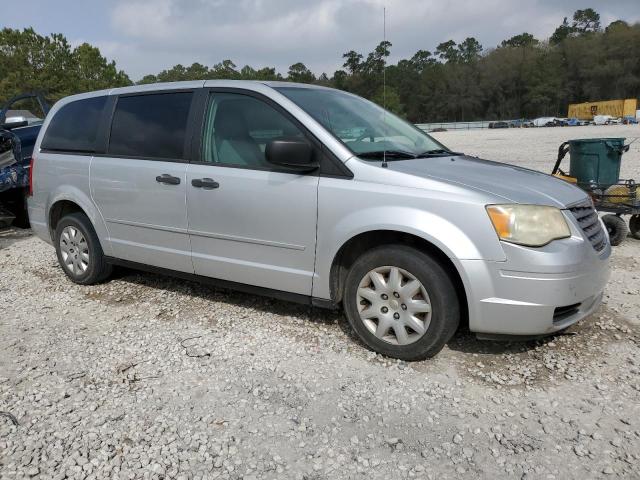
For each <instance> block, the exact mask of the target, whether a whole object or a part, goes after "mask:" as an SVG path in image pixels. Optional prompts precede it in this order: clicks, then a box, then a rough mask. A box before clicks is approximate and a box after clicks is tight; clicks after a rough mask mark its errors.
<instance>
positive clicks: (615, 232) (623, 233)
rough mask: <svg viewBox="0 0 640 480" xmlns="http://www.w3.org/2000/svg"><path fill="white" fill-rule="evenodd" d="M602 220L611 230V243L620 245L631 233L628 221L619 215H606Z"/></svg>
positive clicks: (608, 229)
mask: <svg viewBox="0 0 640 480" xmlns="http://www.w3.org/2000/svg"><path fill="white" fill-rule="evenodd" d="M602 221H603V222H604V225H605V227H607V231H608V232H609V241H610V243H611V245H613V246H614V247H616V246H618V245H620V244H621V243H622V242H623V241H624V239H625V238H626V237H627V234H628V233H629V229H628V228H627V224H626V222H625V221H624V220H623V219H622V218H620V217H619V216H617V215H605V216H604V217H602Z"/></svg>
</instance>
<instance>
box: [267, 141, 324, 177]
mask: <svg viewBox="0 0 640 480" xmlns="http://www.w3.org/2000/svg"><path fill="white" fill-rule="evenodd" d="M264 153H265V157H266V159H267V162H269V163H272V164H274V165H278V166H280V167H285V168H288V169H291V170H296V171H299V172H310V171H312V170H315V169H316V168H318V166H319V165H318V162H316V161H314V160H313V150H312V148H311V145H309V144H308V143H307V142H305V141H303V140H297V139H291V140H272V141H270V142H269V143H267V147H266V149H265V152H264Z"/></svg>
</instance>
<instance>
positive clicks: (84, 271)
mask: <svg viewBox="0 0 640 480" xmlns="http://www.w3.org/2000/svg"><path fill="white" fill-rule="evenodd" d="M54 237H55V238H54V241H55V247H56V254H57V256H58V262H59V263H60V266H61V267H62V269H63V270H64V273H65V274H66V275H67V277H69V278H70V279H71V281H73V282H75V283H79V284H81V285H92V284H95V283H100V282H102V281H104V280H105V279H106V278H107V277H108V276H109V275H110V274H111V271H112V266H111V265H110V264H108V263H106V262H105V258H104V253H103V251H102V247H101V245H100V241H99V240H98V236H97V235H96V232H95V230H94V229H93V225H91V222H90V221H89V219H88V218H87V216H86V215H84V214H83V213H71V214H69V215H66V216H64V217H62V219H60V221H59V222H58V225H57V226H56V231H55V235H54Z"/></svg>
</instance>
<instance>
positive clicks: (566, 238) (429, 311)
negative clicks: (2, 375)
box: [29, 80, 611, 360]
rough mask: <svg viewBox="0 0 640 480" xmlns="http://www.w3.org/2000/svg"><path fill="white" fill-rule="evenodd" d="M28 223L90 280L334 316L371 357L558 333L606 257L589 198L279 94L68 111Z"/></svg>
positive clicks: (240, 89)
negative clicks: (128, 273) (178, 289)
mask: <svg viewBox="0 0 640 480" xmlns="http://www.w3.org/2000/svg"><path fill="white" fill-rule="evenodd" d="M31 175H32V181H31V193H30V195H31V196H30V198H29V216H30V220H31V224H32V227H33V230H34V231H35V233H36V234H37V235H38V236H39V237H40V238H42V239H43V240H45V241H46V242H48V243H51V244H52V245H53V246H54V247H55V249H56V252H57V256H58V260H59V262H60V265H61V266H62V269H63V270H64V272H65V274H66V275H67V276H68V277H69V278H70V279H71V280H72V281H73V282H76V283H79V284H93V283H97V282H101V281H104V280H106V279H107V278H108V277H109V274H110V272H111V270H112V266H113V265H125V266H129V267H133V268H139V269H144V270H154V271H160V272H167V273H170V274H173V275H177V276H180V277H183V278H190V279H191V278H194V279H201V280H207V281H209V282H213V283H215V284H218V285H222V286H224V287H230V288H236V289H240V290H245V291H249V292H253V293H257V294H266V295H270V296H273V297H278V298H283V299H288V300H294V301H299V302H304V303H307V304H311V305H315V306H321V307H333V308H336V307H342V308H343V309H344V312H345V315H346V317H347V319H348V321H349V323H350V325H351V327H352V328H353V330H354V332H355V333H356V334H357V336H358V337H359V338H360V339H361V340H362V342H363V343H364V344H365V345H366V346H368V347H369V348H371V349H373V350H375V351H377V352H380V353H382V354H385V355H389V356H392V357H396V358H401V359H405V360H416V359H422V358H425V357H429V356H432V355H435V354H436V353H437V352H439V351H440V350H441V349H442V347H443V346H444V345H445V343H446V342H447V341H448V340H449V339H450V338H451V336H452V335H453V334H454V332H455V331H456V329H457V328H458V326H459V325H460V324H467V325H468V328H469V329H470V330H471V331H472V332H475V333H477V334H478V336H480V337H490V338H493V337H497V336H498V337H499V336H506V337H509V338H510V337H512V336H524V337H531V336H538V335H544V334H550V333H553V332H556V331H559V330H562V329H564V328H566V327H568V326H569V325H571V324H573V323H575V322H577V321H578V320H580V319H582V318H584V317H586V316H587V315H589V314H590V313H592V312H593V311H594V310H595V309H596V308H597V307H598V305H599V304H600V301H601V298H602V292H603V290H604V287H605V284H606V282H607V280H608V276H609V266H608V259H609V256H610V254H611V247H610V245H609V241H608V237H607V233H606V230H605V229H604V228H603V226H602V223H601V221H600V220H599V218H598V215H597V213H596V212H595V210H594V209H593V205H592V203H591V201H590V199H589V197H588V196H587V195H586V194H585V193H584V192H583V191H581V190H580V189H578V188H576V187H574V186H572V185H570V184H569V183H565V182H564V181H562V180H558V179H556V178H553V177H550V176H548V175H545V174H542V173H538V172H535V171H531V170H527V169H523V168H518V167H514V166H511V165H507V164H501V163H495V162H490V161H486V160H480V159H478V158H475V157H470V156H467V155H464V154H462V153H457V152H453V151H450V150H449V149H448V148H447V147H445V146H444V145H442V144H441V143H439V142H437V141H436V140H434V139H433V138H431V137H430V136H429V135H427V134H425V133H424V132H422V131H421V130H419V129H417V128H416V127H414V126H413V125H411V124H409V123H406V122H405V121H403V120H401V119H400V118H398V117H396V116H394V115H393V114H391V113H389V112H387V111H385V110H383V109H382V108H380V107H378V106H377V105H375V104H374V103H371V102H369V101H367V100H364V99H362V98H360V97H357V96H355V95H351V94H349V93H345V92H342V91H339V90H333V89H329V88H323V87H318V86H311V85H302V84H293V83H286V82H247V81H221V80H219V81H198V82H179V83H167V84H156V85H145V86H134V87H126V88H119V89H113V90H105V91H100V92H92V93H87V94H82V95H75V96H71V97H67V98H65V99H63V100H61V101H59V102H58V103H57V104H56V105H55V106H54V108H53V109H52V110H51V112H50V113H49V115H48V116H47V118H46V120H45V122H44V125H43V128H42V130H41V132H40V135H39V137H38V140H37V143H36V146H35V149H34V158H33V161H32V167H31Z"/></svg>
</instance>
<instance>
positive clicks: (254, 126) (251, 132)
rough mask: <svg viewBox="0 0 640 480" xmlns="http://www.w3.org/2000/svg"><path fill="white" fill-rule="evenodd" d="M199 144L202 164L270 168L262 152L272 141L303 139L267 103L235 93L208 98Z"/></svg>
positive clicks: (299, 133) (284, 118) (212, 95)
mask: <svg viewBox="0 0 640 480" xmlns="http://www.w3.org/2000/svg"><path fill="white" fill-rule="evenodd" d="M203 135H204V136H203V141H202V161H204V162H207V163H212V164H220V165H229V166H237V167H247V168H256V169H270V168H271V166H270V164H269V163H268V162H267V160H266V158H265V149H266V146H267V144H268V143H269V142H270V141H272V140H281V139H292V138H296V139H304V135H303V134H302V132H301V131H300V129H299V128H298V127H296V126H295V125H294V124H293V123H292V122H291V121H290V120H289V119H287V118H286V117H285V116H284V115H282V114H281V113H280V112H278V111H277V110H276V109H274V108H273V107H271V106H270V105H268V104H267V103H265V102H263V101H262V100H259V99H257V98H254V97H251V96H249V95H242V94H238V93H212V94H211V96H210V97H209V102H208V107H207V112H206V117H205V124H204V134H203Z"/></svg>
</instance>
